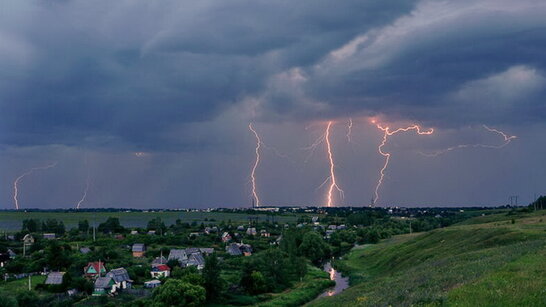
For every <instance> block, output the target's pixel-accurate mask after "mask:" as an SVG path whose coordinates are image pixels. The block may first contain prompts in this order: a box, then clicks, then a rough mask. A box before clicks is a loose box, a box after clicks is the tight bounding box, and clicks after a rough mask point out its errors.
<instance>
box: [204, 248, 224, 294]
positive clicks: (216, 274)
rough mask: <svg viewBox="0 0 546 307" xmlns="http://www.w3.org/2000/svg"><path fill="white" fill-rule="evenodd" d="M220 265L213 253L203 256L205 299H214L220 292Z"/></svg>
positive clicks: (221, 285) (221, 283) (221, 284)
mask: <svg viewBox="0 0 546 307" xmlns="http://www.w3.org/2000/svg"><path fill="white" fill-rule="evenodd" d="M220 271H221V268H220V265H219V264H218V258H216V256H215V255H210V256H207V257H206V258H205V268H203V278H204V280H205V290H207V299H214V298H216V297H218V296H219V294H220V293H221V292H222V288H223V286H224V282H223V280H222V278H221V277H220Z"/></svg>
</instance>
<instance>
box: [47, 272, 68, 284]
mask: <svg viewBox="0 0 546 307" xmlns="http://www.w3.org/2000/svg"><path fill="white" fill-rule="evenodd" d="M64 274H65V272H51V273H49V274H47V278H46V281H45V284H46V285H61V284H62V283H63V277H64Z"/></svg>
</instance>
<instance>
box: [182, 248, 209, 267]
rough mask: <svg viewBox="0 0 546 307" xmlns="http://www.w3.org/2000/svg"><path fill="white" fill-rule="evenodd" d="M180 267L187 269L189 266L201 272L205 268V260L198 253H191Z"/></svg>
mask: <svg viewBox="0 0 546 307" xmlns="http://www.w3.org/2000/svg"><path fill="white" fill-rule="evenodd" d="M182 266H184V267H189V266H195V267H197V269H198V270H202V269H203V268H204V267H205V258H204V257H203V254H201V253H200V252H199V253H193V254H190V255H189V257H188V260H187V261H184V262H183V263H182Z"/></svg>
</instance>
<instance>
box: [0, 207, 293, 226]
mask: <svg viewBox="0 0 546 307" xmlns="http://www.w3.org/2000/svg"><path fill="white" fill-rule="evenodd" d="M249 216H253V217H255V216H258V217H260V220H262V221H265V220H266V219H267V216H266V215H265V214H260V215H256V214H253V215H249V214H243V213H224V212H174V211H168V212H13V211H6V212H0V231H19V230H21V225H22V223H23V220H24V219H30V218H33V219H40V220H42V221H45V220H47V219H57V220H59V221H63V223H64V224H65V227H66V228H67V229H70V228H72V227H76V226H77V225H78V221H80V220H88V221H89V222H90V223H92V222H93V221H95V223H96V225H98V224H100V223H102V222H104V221H105V220H106V219H107V218H108V217H117V218H119V220H120V222H121V224H122V225H123V226H124V227H146V225H147V224H148V221H149V220H151V219H154V218H156V217H160V218H161V219H162V220H163V222H165V224H166V225H170V224H174V222H175V221H176V220H177V219H180V220H182V222H188V223H191V222H193V221H195V222H197V223H201V222H203V223H205V224H206V223H207V221H205V219H208V220H211V219H213V220H214V221H216V222H220V221H226V222H227V221H229V220H231V221H232V222H234V223H244V222H248V217H249ZM296 220H297V216H296V215H281V216H275V221H278V222H281V223H285V222H295V221H296Z"/></svg>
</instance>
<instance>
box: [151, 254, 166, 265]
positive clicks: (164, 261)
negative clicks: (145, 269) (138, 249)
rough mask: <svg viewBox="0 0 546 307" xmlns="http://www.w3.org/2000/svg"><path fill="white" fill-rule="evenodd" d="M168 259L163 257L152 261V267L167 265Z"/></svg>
mask: <svg viewBox="0 0 546 307" xmlns="http://www.w3.org/2000/svg"><path fill="white" fill-rule="evenodd" d="M167 261H168V260H167V258H165V257H163V256H161V257H155V258H154V260H152V265H156V264H165V263H167Z"/></svg>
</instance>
